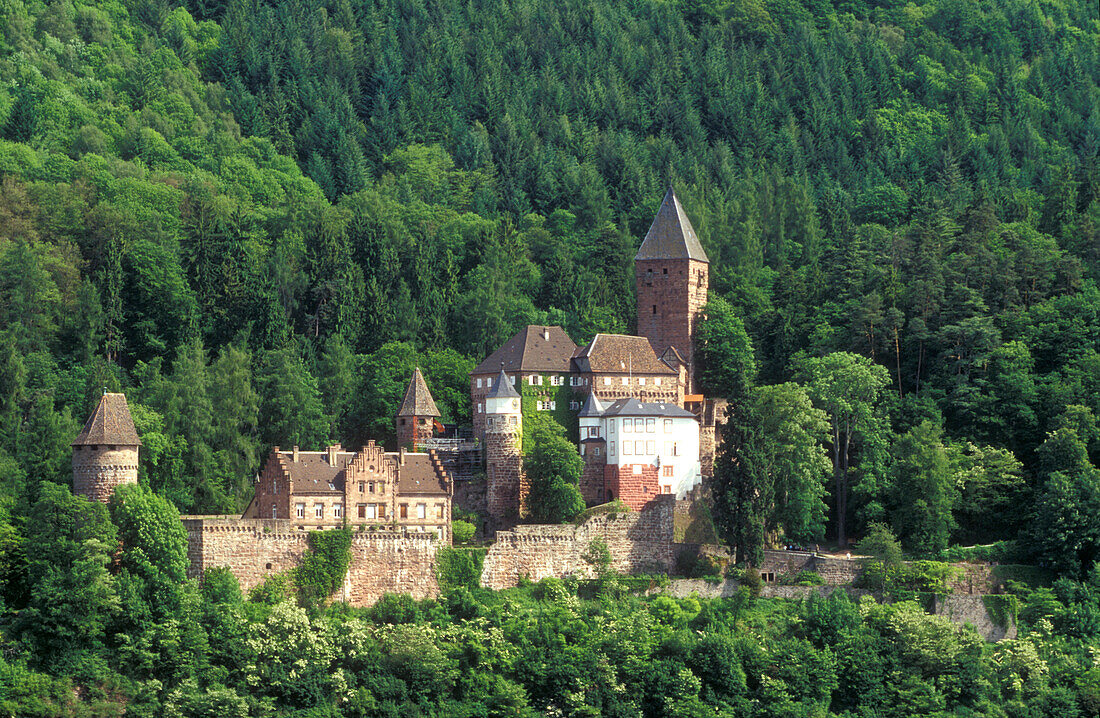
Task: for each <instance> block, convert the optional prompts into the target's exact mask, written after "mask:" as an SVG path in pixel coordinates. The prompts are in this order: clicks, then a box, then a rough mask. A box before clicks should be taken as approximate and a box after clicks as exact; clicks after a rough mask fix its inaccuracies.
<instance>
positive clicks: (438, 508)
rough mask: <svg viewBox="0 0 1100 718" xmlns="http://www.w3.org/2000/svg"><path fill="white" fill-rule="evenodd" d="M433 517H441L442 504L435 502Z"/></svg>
mask: <svg viewBox="0 0 1100 718" xmlns="http://www.w3.org/2000/svg"><path fill="white" fill-rule="evenodd" d="M435 517H436V518H437V519H441V518H443V504H436V505H435Z"/></svg>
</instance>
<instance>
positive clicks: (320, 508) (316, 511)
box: [313, 504, 325, 519]
mask: <svg viewBox="0 0 1100 718" xmlns="http://www.w3.org/2000/svg"><path fill="white" fill-rule="evenodd" d="M313 515H314V516H316V517H317V518H319V519H323V518H324V517H325V505H324V504H313Z"/></svg>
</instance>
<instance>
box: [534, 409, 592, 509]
mask: <svg viewBox="0 0 1100 718" xmlns="http://www.w3.org/2000/svg"><path fill="white" fill-rule="evenodd" d="M525 421H526V419H525ZM532 423H534V426H527V425H526V424H525V425H524V437H525V440H524V445H525V449H524V458H523V469H524V472H525V473H526V475H527V480H528V482H529V484H530V492H529V493H528V497H527V514H528V517H529V518H530V519H531V520H532V521H534V522H535V523H563V522H565V521H569V520H570V519H572V518H573V517H574V516H576V515H577V514H578V513H580V512H581V511H583V510H584V498H583V497H582V496H581V492H580V488H578V484H579V482H580V478H581V471H582V470H583V469H584V460H583V459H582V458H581V456H580V454H578V453H577V448H576V446H575V445H574V444H573V443H572V442H570V441H569V440H568V439H566V438H565V436H564V431H563V430H562V429H561V428H560V427H559V426H557V425H556V423H555V422H554V421H553V419H550V418H544V419H541V420H539V421H534V422H532Z"/></svg>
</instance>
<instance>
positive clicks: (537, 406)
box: [535, 401, 542, 411]
mask: <svg viewBox="0 0 1100 718" xmlns="http://www.w3.org/2000/svg"><path fill="white" fill-rule="evenodd" d="M535 408H536V409H538V410H539V411H542V402H541V401H536V402H535Z"/></svg>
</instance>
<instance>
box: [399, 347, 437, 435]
mask: <svg viewBox="0 0 1100 718" xmlns="http://www.w3.org/2000/svg"><path fill="white" fill-rule="evenodd" d="M438 416H439V409H438V408H436V405H435V400H434V399H432V394H431V392H430V391H428V385H427V383H426V382H425V381H424V375H423V374H421V373H420V367H416V369H414V370H413V375H412V379H410V380H409V388H408V389H406V390H405V398H404V400H403V401H402V402H401V407H400V408H399V409H398V410H397V416H396V417H395V418H394V421H395V428H396V429H397V445H398V446H399V447H402V448H412V449H413V450H414V451H416V450H417V449H418V447H420V446H423V445H424V443H425V442H426V441H427V440H428V439H430V438H432V434H433V425H434V423H435V422H434V420H435V418H436V417H438Z"/></svg>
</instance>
